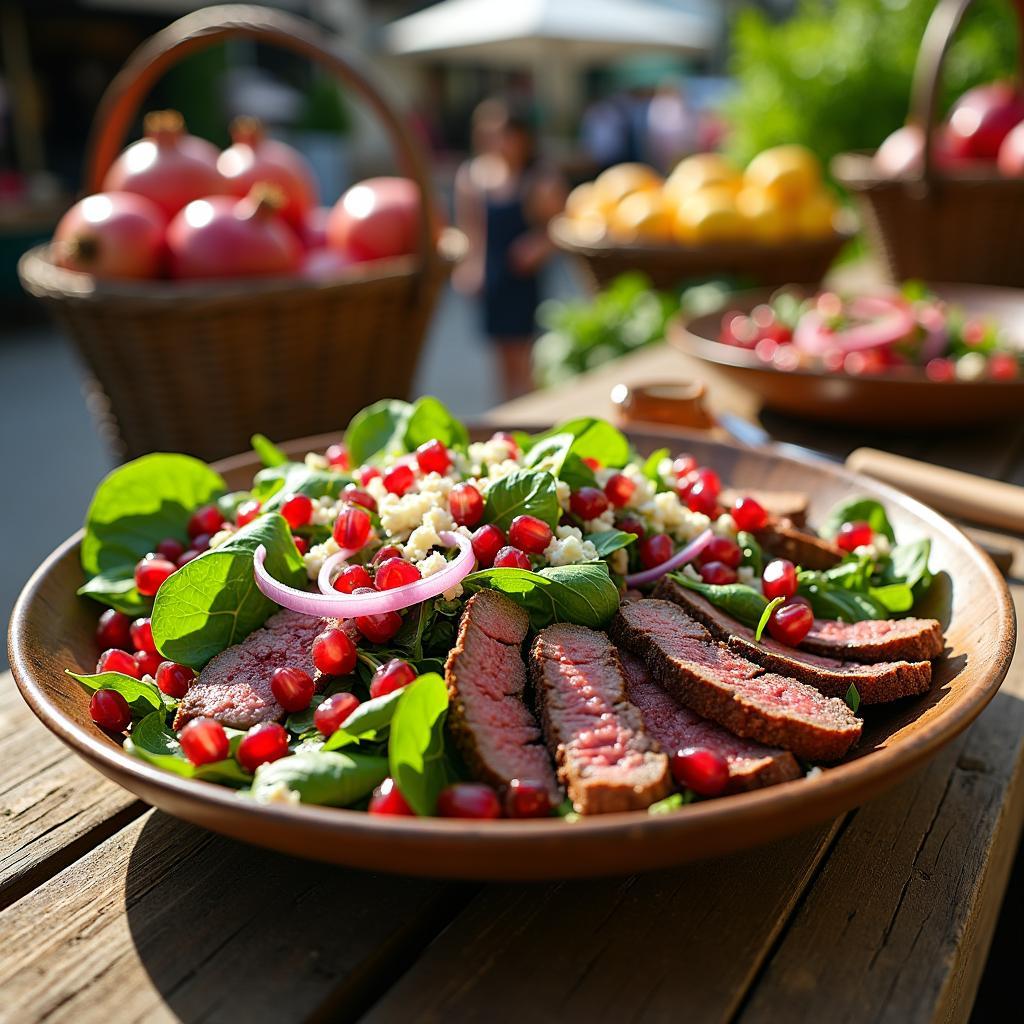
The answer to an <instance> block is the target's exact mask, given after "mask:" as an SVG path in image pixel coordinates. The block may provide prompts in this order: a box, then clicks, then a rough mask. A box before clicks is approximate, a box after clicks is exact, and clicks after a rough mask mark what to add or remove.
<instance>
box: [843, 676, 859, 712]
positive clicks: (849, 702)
mask: <svg viewBox="0 0 1024 1024" xmlns="http://www.w3.org/2000/svg"><path fill="white" fill-rule="evenodd" d="M843 700H844V701H846V706H847V707H848V708H849V709H850V710H851V711H852V712H853V713H854V714H857V709H858V708H859V707H860V691H859V690H858V689H857V687H856V685H855V684H854V683H850V688H849V689H848V690H847V691H846V696H845V697H844V698H843Z"/></svg>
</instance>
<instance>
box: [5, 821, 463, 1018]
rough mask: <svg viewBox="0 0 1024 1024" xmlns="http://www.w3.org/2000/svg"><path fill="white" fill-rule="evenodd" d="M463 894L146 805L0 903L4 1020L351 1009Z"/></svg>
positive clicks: (338, 1012) (347, 1013) (277, 1014)
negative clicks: (308, 857) (276, 846)
mask: <svg viewBox="0 0 1024 1024" xmlns="http://www.w3.org/2000/svg"><path fill="white" fill-rule="evenodd" d="M470 891H471V890H466V889H463V888H461V887H459V886H455V885H441V884H437V883H431V882H424V881H419V880H413V879H401V878H391V877H384V876H377V875H371V874H366V873H360V872H355V871H346V870H344V869H341V868H335V867H328V866H324V865H320V864H314V863H307V862H305V861H300V860H296V859H294V858H290V857H286V856H283V855H281V854H276V853H270V852H267V851H264V850H258V849H255V848H253V847H249V846H244V845H242V844H241V843H237V842H234V841H232V840H229V839H224V838H222V837H220V836H215V835H213V834H211V833H209V832H205V831H203V830H202V829H199V828H196V827H194V826H191V825H185V824H182V823H180V822H178V821H175V820H174V819H172V818H169V817H167V816H166V815H164V814H162V813H160V812H157V811H151V812H149V813H147V814H146V815H145V816H144V817H143V818H141V819H139V820H137V821H135V822H132V823H131V824H130V825H128V826H127V827H126V828H124V829H122V830H121V831H120V832H118V833H117V834H116V835H114V836H112V837H111V838H110V839H108V840H107V841H106V842H104V843H103V844H102V845H100V846H99V847H97V848H96V849H95V850H93V851H92V852H91V853H89V854H88V855H86V856H85V857H83V858H82V859H81V860H79V861H78V862H77V863H75V864H72V865H71V866H69V867H68V868H67V869H66V870H64V871H62V872H61V873H60V874H59V875H57V876H56V877H54V878H52V879H51V880H50V881H48V882H46V883H44V884H43V885H41V886H39V887H38V888H36V889H35V890H33V891H32V892H31V893H29V894H28V895H26V896H25V897H24V898H22V899H21V900H19V901H18V902H17V903H15V904H14V905H12V906H10V907H8V908H7V910H6V911H4V912H3V913H0V948H2V949H3V950H4V956H3V957H2V958H0V990H2V991H3V999H2V1000H0V1020H3V1021H5V1022H10V1024H15V1022H17V1024H32V1022H36V1021H44V1020H45V1021H48V1022H60V1021H69V1022H71V1021H73V1022H75V1024H92V1022H96V1024H109V1022H110V1021H111V1020H118V1021H122V1020H124V1021H128V1020H143V1019H144V1020H148V1021H172V1020H179V1019H180V1020H204V1021H226V1022H228V1021H230V1022H235V1021H239V1020H244V1021H248V1022H252V1024H261V1022H267V1024H282V1022H289V1021H303V1020H307V1019H308V1018H309V1017H310V1016H311V1015H312V1014H314V1012H318V1013H320V1014H323V1015H327V1016H330V1017H331V1018H337V1017H349V1018H350V1017H351V1016H352V1015H353V1014H354V1013H357V1012H358V1011H359V1010H360V1009H362V1007H363V1006H364V1005H365V1003H366V1002H367V1001H369V999H370V998H372V997H373V996H375V995H376V994H377V993H378V992H379V991H380V990H381V989H382V988H384V987H386V986H387V985H388V984H389V983H390V981H391V979H392V977H394V975H395V974H396V973H397V972H398V971H400V970H401V969H403V967H404V966H405V965H406V964H407V963H408V962H409V961H410V960H411V959H413V958H414V957H415V955H416V954H417V953H418V951H419V950H420V948H421V947H422V946H423V945H425V944H426V943H427V942H428V941H429V940H430V938H432V937H433V935H434V934H436V932H437V931H439V930H440V929H441V928H442V927H443V926H444V924H445V923H447V921H448V920H449V919H450V918H451V917H452V916H453V915H455V914H456V913H458V911H459V909H460V908H461V906H462V905H463V903H464V902H465V900H466V898H467V895H468V893H469V892H470Z"/></svg>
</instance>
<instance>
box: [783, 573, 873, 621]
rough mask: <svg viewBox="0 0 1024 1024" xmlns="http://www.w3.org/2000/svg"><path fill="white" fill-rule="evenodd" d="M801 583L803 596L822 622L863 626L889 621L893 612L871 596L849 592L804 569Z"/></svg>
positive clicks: (798, 574)
mask: <svg viewBox="0 0 1024 1024" xmlns="http://www.w3.org/2000/svg"><path fill="white" fill-rule="evenodd" d="M797 580H798V582H799V590H800V593H801V594H803V595H804V597H806V598H807V599H808V600H809V601H810V602H811V607H812V608H813V609H814V614H815V615H816V616H818V617H819V618H822V619H841V620H842V621H843V622H860V621H861V620H863V619H885V618H888V617H889V610H888V609H887V608H886V607H885V605H884V604H882V603H881V602H880V601H878V600H876V599H875V598H874V597H872V596H871V594H870V593H865V592H862V591H859V590H848V589H847V588H846V587H843V586H840V585H838V584H836V583H834V582H832V581H831V580H829V579H828V577H827V576H826V575H825V573H821V572H814V571H812V570H808V569H801V570H800V572H798V573H797Z"/></svg>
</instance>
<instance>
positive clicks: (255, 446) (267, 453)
mask: <svg viewBox="0 0 1024 1024" xmlns="http://www.w3.org/2000/svg"><path fill="white" fill-rule="evenodd" d="M251 443H252V450H253V451H254V452H255V453H256V454H257V455H258V456H259V457H260V462H262V463H263V465H264V466H283V465H284V464H285V463H286V462H287V461H288V456H287V455H285V453H284V452H283V451H281V449H280V448H278V447H277V445H276V444H274V442H273V441H271V440H270V438H269V437H265V436H264V435H263V434H253V435H252V442H251Z"/></svg>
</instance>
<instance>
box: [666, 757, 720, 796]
mask: <svg viewBox="0 0 1024 1024" xmlns="http://www.w3.org/2000/svg"><path fill="white" fill-rule="evenodd" d="M672 774H673V776H675V780H676V782H678V783H679V785H680V786H682V787H683V788H684V789H692V790H693V791H694V793H696V794H697V796H721V795H722V793H724V792H725V787H726V786H727V785H729V763H728V762H727V761H726V760H725V758H724V757H722V755H721V754H719V753H718V752H717V751H716V750H708V748H707V747H684V748H683V749H682V750H680V751H678V752H677V753H676V754H675V755H673V757H672Z"/></svg>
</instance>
